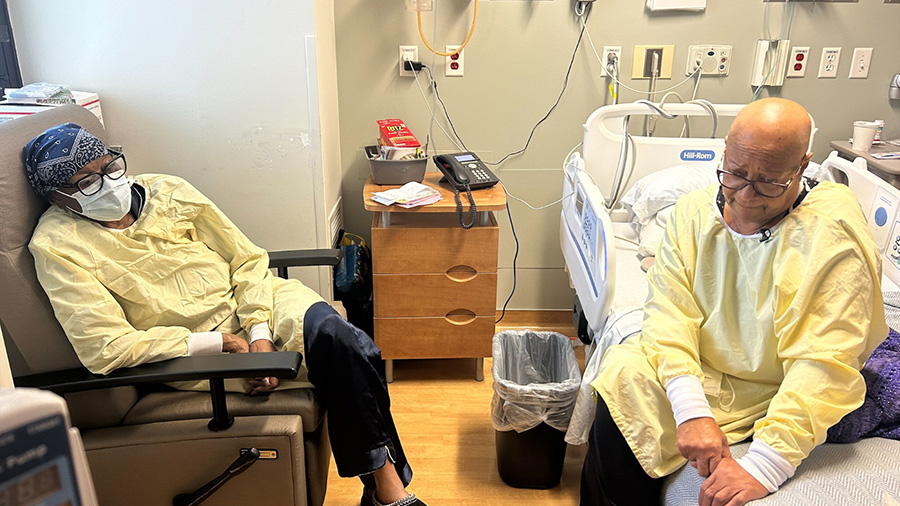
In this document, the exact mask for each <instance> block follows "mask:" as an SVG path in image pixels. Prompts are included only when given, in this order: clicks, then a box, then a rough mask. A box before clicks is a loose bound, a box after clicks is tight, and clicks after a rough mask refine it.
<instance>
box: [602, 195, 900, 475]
mask: <svg viewBox="0 0 900 506" xmlns="http://www.w3.org/2000/svg"><path fill="white" fill-rule="evenodd" d="M717 191H718V186H717V185H713V186H710V187H708V188H705V189H702V190H697V191H695V192H692V193H690V194H688V195H686V196H684V197H682V199H681V200H680V201H679V202H678V203H677V204H676V207H675V209H674V211H673V214H672V217H671V218H670V221H669V224H668V228H667V230H666V234H665V237H664V239H663V241H662V243H661V244H660V247H659V251H658V253H657V256H656V263H655V265H654V266H653V267H652V268H651V269H650V270H649V272H648V273H647V278H648V281H649V284H650V294H649V296H648V299H647V303H646V306H645V316H644V323H643V328H642V331H641V334H640V335H638V336H634V337H632V338H630V339H628V340H627V341H625V342H624V343H622V344H621V345H618V346H613V347H612V348H610V349H609V351H608V352H607V355H606V356H604V357H603V360H602V362H601V365H600V371H599V373H598V375H597V377H596V379H595V380H594V381H593V382H592V383H591V385H592V386H593V387H594V389H596V391H597V392H598V393H599V394H600V395H601V397H602V398H603V400H604V401H605V402H606V404H607V405H608V407H609V410H610V413H611V415H612V418H613V420H615V422H616V425H617V426H618V427H619V430H621V431H622V434H623V435H624V436H625V439H626V440H627V441H628V444H629V445H630V447H631V449H632V451H633V452H634V454H635V456H636V457H637V459H638V461H639V462H640V463H641V465H642V466H643V468H644V470H645V471H646V472H647V473H648V474H649V475H650V476H652V477H660V476H665V475H667V474H670V473H672V472H674V471H675V470H677V469H678V468H680V467H681V466H682V465H683V464H684V463H685V462H686V461H685V459H684V458H683V457H682V456H681V454H680V453H679V452H678V449H677V448H676V445H675V442H676V427H675V420H674V418H673V414H672V408H671V404H670V403H669V400H668V399H667V398H666V392H665V389H664V385H666V384H667V382H668V381H669V380H670V379H672V378H675V377H677V376H680V375H684V374H691V375H694V376H696V377H697V378H699V379H700V380H701V381H702V382H703V386H704V391H705V393H706V397H707V400H708V401H709V403H710V407H711V408H712V412H713V414H714V416H715V418H716V421H717V422H718V425H719V427H720V428H721V429H722V430H723V432H724V433H725V434H726V436H727V438H728V442H729V444H733V443H736V442H739V441H742V440H744V439H746V438H748V437H750V436H751V435H752V436H753V437H754V438H756V439H759V440H761V441H763V442H765V443H766V444H768V445H769V446H771V447H772V448H774V449H775V450H777V451H778V452H779V453H780V454H781V455H782V456H783V457H785V458H786V459H787V460H788V461H789V462H790V463H791V465H793V466H794V467H795V468H796V467H797V466H798V465H799V464H800V462H801V461H802V460H803V459H804V458H805V457H806V456H807V455H809V452H810V451H811V450H812V449H813V448H814V447H815V446H816V445H818V444H821V443H822V442H824V441H825V437H826V432H827V430H828V428H829V427H831V426H832V425H834V424H835V423H837V422H838V421H839V420H840V419H841V418H842V417H843V416H844V415H846V414H847V413H849V412H851V411H853V410H854V409H856V408H857V407H859V406H860V405H861V404H862V402H863V398H864V395H865V389H866V387H865V383H864V381H863V378H862V375H861V374H860V373H859V369H860V368H861V367H862V366H863V363H864V362H865V360H866V358H868V356H869V354H870V353H871V352H872V350H873V349H874V348H875V347H877V346H878V344H879V343H880V342H881V341H882V340H884V338H885V337H886V336H887V333H888V327H887V324H886V323H885V319H884V304H883V301H882V293H881V287H880V285H881V261H880V259H879V257H878V253H877V251H876V249H875V243H874V241H873V239H872V234H871V232H870V231H869V228H868V227H867V225H866V220H865V218H864V216H863V214H862V211H861V209H860V206H859V204H858V202H857V200H856V198H855V197H854V195H853V194H852V192H851V191H850V190H849V189H848V188H847V187H845V186H841V185H838V184H834V183H829V182H823V183H821V184H819V185H818V186H817V187H816V188H814V189H813V190H812V191H810V192H809V194H808V195H807V196H806V198H805V199H804V200H803V202H802V203H801V204H800V205H799V206H798V207H797V208H796V209H793V210H792V211H791V212H790V213H789V214H788V215H787V216H786V217H785V218H784V219H782V220H781V222H779V223H778V224H777V225H776V226H775V227H773V228H772V230H771V232H772V236H771V239H770V240H769V241H767V242H760V236H759V234H755V235H752V236H743V235H740V234H737V233H735V232H734V231H732V230H730V229H729V228H728V227H727V226H726V225H725V224H724V221H723V219H722V217H721V214H720V213H719V209H718V207H717V206H716V203H715V199H716V194H717Z"/></svg>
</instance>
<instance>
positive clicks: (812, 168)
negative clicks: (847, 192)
mask: <svg viewBox="0 0 900 506" xmlns="http://www.w3.org/2000/svg"><path fill="white" fill-rule="evenodd" d="M803 175H804V176H806V177H808V178H810V179H815V180H816V181H819V182H822V181H834V176H833V175H832V174H831V171H830V170H828V169H823V168H822V166H821V165H819V164H818V163H816V162H809V165H807V166H806V168H805V169H803Z"/></svg>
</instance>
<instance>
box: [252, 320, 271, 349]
mask: <svg viewBox="0 0 900 506" xmlns="http://www.w3.org/2000/svg"><path fill="white" fill-rule="evenodd" d="M249 334H250V344H253V341H259V340H260V339H265V340H266V341H271V340H272V333H271V332H270V331H269V323H268V322H259V323H254V324H253V325H250V332H249Z"/></svg>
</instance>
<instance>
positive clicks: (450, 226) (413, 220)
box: [363, 173, 506, 381]
mask: <svg viewBox="0 0 900 506" xmlns="http://www.w3.org/2000/svg"><path fill="white" fill-rule="evenodd" d="M440 178H441V174H440V173H427V174H425V180H424V181H422V183H423V184H427V185H429V186H431V187H433V188H437V189H438V190H439V191H440V192H441V195H442V196H443V199H442V200H441V201H439V202H436V203H434V204H431V205H427V206H423V207H416V208H413V209H403V208H401V207H396V206H383V205H381V204H377V203H375V202H374V201H372V200H371V198H370V197H371V196H372V193H374V192H377V191H384V190H387V189H389V188H397V186H379V185H376V184H374V183H373V182H372V179H371V178H369V180H368V181H367V182H366V186H365V188H364V189H363V199H364V201H365V208H366V210H368V211H373V212H374V213H375V214H374V216H373V219H372V271H373V281H374V295H373V298H374V305H375V307H374V310H375V336H374V337H375V343H376V344H377V345H378V347H379V348H381V353H382V357H383V358H384V359H385V361H386V374H387V379H388V381H393V360H394V359H412V358H475V359H476V361H475V362H476V363H475V379H477V380H479V381H481V380H482V379H484V373H483V367H484V357H489V356H491V338H492V337H493V335H494V319H495V317H496V306H497V302H496V301H497V248H498V244H499V237H500V233H499V227H498V226H497V220H496V218H495V217H494V213H493V212H494V211H500V210H503V209H505V208H506V194H505V193H504V192H503V188H502V187H500V185H497V186H494V187H493V188H488V189H484V190H476V191H473V192H472V196H473V197H474V198H475V207H476V209H477V211H478V216H477V219H476V225H475V226H474V227H472V228H471V229H468V230H466V229H463V228H462V227H461V226H460V224H459V219H458V217H457V213H456V202H455V200H454V198H453V190H452V189H451V187H450V186H449V185H448V184H446V183H438V181H439V180H440ZM461 197H462V198H461V201H462V202H463V213H464V214H463V217H464V219H465V220H466V221H469V219H470V215H469V204H468V199H467V198H466V197H465V195H461Z"/></svg>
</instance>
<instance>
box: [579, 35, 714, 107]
mask: <svg viewBox="0 0 900 506" xmlns="http://www.w3.org/2000/svg"><path fill="white" fill-rule="evenodd" d="M581 24H582V26H584V28H585V32H586V33H587V39H588V43H589V44H590V46H591V49H592V50H593V51H594V56H596V57H597V61H599V62H600V67H601V68H602V69H603V72H605V73H606V75H607V76H608V77H609V78H610V79H612V80H613V81H614V82H615V83H616V84H617V85H619V86H621V87H623V88H625V89H626V90H629V91H633V92H635V93H640V94H642V95H645V94H647V91H646V90H636V89H634V88H632V87H630V86H628V85H626V84H625V83H623V82H622V81H619V80H618V79H617V78H616V77H614V76H613V75H612V74H610V72H609V70H607V69H606V62H604V61H603V59H602V58H600V54H599V53H598V52H597V48H596V47H595V46H594V40H593V39H592V38H591V31H590V30H587V25H585V24H584V19H582V20H581ZM699 70H700V67H697V70H695V71H694V72H693V73H691V75H689V76H687V77H686V78H684V80H683V81H681V82H680V83H678V84H676V85H674V86H671V87H669V88H666V89H664V90H657V91H654V92H653V93H652V95H658V94H660V93H666V92H668V91H672V90H674V89H676V88H678V87H679V86H681V85H682V84H684V83H686V82H688V81H689V80H690V79H691V78H692V77H694V75H695V74H696V73H697V72H698V71H699Z"/></svg>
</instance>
